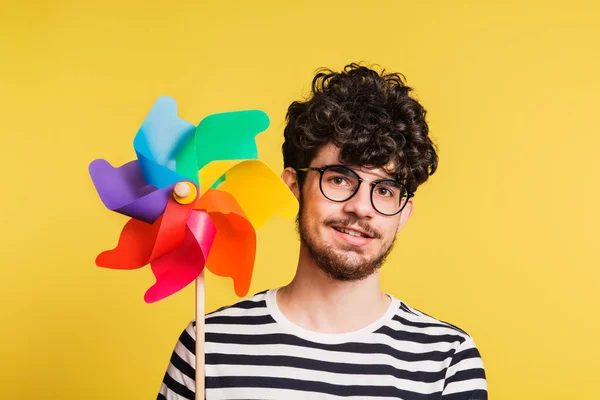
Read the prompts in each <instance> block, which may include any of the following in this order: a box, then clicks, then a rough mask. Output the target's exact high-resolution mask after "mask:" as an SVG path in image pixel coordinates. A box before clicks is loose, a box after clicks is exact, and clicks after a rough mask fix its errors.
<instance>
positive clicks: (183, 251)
mask: <svg viewBox="0 0 600 400" xmlns="http://www.w3.org/2000/svg"><path fill="white" fill-rule="evenodd" d="M215 235H216V228H215V225H214V223H213V222H212V220H211V218H210V216H209V215H208V213H206V212H204V211H197V210H194V211H193V212H192V213H191V214H190V216H189V219H188V222H187V226H186V229H185V240H184V244H183V245H182V246H181V247H179V248H177V249H175V250H173V251H171V252H169V253H167V254H165V255H163V256H161V257H159V258H157V259H155V260H153V261H152V262H151V267H152V272H153V273H154V276H155V277H156V283H155V284H154V285H153V286H152V287H150V288H149V289H148V291H147V292H146V294H145V295H144V300H145V301H146V302H147V303H154V302H156V301H159V300H162V299H164V298H165V297H168V296H170V295H172V294H174V293H176V292H178V291H179V290H181V289H183V288H185V287H186V286H187V285H189V284H190V283H191V282H193V281H194V280H195V279H196V278H197V277H198V275H200V273H201V272H202V270H203V269H204V265H205V263H206V259H207V258H208V254H209V252H210V248H211V246H212V243H213V241H214V238H215Z"/></svg>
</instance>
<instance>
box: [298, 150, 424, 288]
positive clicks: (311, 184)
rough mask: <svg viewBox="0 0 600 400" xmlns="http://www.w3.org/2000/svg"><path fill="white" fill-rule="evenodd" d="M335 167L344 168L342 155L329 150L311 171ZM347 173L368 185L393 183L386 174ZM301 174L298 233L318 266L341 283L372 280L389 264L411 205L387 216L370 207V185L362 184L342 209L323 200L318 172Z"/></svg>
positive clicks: (377, 171) (319, 156)
mask: <svg viewBox="0 0 600 400" xmlns="http://www.w3.org/2000/svg"><path fill="white" fill-rule="evenodd" d="M332 164H340V162H339V149H338V148H337V147H335V146H334V145H331V144H329V145H326V146H324V147H323V148H322V149H321V150H320V151H319V152H318V154H317V155H316V157H315V158H314V159H313V161H312V162H311V165H310V167H323V166H326V165H332ZM348 167H350V168H352V169H354V170H355V171H356V172H357V173H358V174H359V175H360V177H361V178H363V179H365V180H366V181H373V180H378V179H390V178H391V177H390V176H389V175H388V174H387V173H386V172H385V170H384V169H371V170H369V169H364V168H359V167H356V166H348ZM300 173H304V174H305V180H304V185H303V187H302V192H301V193H300V211H299V214H298V219H297V223H298V231H299V233H300V239H301V241H302V244H303V245H304V246H305V247H306V249H307V250H308V253H309V254H310V256H311V257H312V259H313V260H314V262H315V264H316V265H317V266H318V267H319V268H321V269H322V270H323V271H324V272H325V273H326V274H327V275H329V276H330V277H332V278H334V279H337V280H340V281H357V280H362V279H364V278H366V277H368V276H370V275H372V274H373V273H374V272H375V271H377V270H378V269H379V268H380V267H381V265H382V264H383V262H384V261H385V258H386V256H387V255H388V254H389V252H390V251H391V249H392V246H393V244H394V241H395V238H396V233H397V232H398V231H399V230H400V228H401V227H402V226H403V225H404V223H405V222H406V221H407V220H408V217H409V216H410V213H411V211H412V202H409V204H407V205H406V207H405V208H404V210H403V211H402V212H401V213H400V214H397V215H394V216H385V215H382V214H379V213H378V212H377V211H376V210H375V209H374V208H373V205H372V204H371V197H370V196H371V193H370V189H371V188H370V184H369V183H367V182H363V183H362V184H361V185H360V188H359V190H358V192H357V193H356V194H355V195H354V196H353V197H352V198H351V199H349V200H347V201H345V202H341V203H340V202H334V201H331V200H328V199H327V198H325V196H323V194H322V193H321V190H320V188H319V177H320V175H319V172H318V171H309V172H300ZM348 231H352V232H348ZM357 235H360V236H357Z"/></svg>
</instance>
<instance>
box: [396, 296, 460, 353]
mask: <svg viewBox="0 0 600 400" xmlns="http://www.w3.org/2000/svg"><path fill="white" fill-rule="evenodd" d="M399 302H400V305H399V307H398V309H397V310H396V313H395V315H394V316H393V317H392V320H393V321H394V323H395V324H396V325H397V326H398V328H402V329H406V330H409V331H412V332H418V333H421V334H424V335H429V336H432V337H437V338H439V339H441V340H448V341H452V342H458V344H459V345H460V344H462V343H463V342H465V341H468V340H472V338H471V336H470V335H469V334H468V333H467V332H466V331H465V330H463V329H461V328H459V327H458V326H456V325H453V324H451V323H449V322H446V321H442V320H440V319H437V318H435V317H433V316H431V315H429V314H426V313H424V312H423V311H420V310H418V309H416V308H414V307H411V306H409V305H408V304H406V303H405V302H403V301H401V300H400V301H399Z"/></svg>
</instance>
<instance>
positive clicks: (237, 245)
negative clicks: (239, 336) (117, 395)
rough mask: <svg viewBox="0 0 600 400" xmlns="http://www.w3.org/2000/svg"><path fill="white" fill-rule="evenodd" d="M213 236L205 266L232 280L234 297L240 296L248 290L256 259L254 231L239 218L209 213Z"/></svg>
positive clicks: (216, 273) (231, 214)
mask: <svg viewBox="0 0 600 400" xmlns="http://www.w3.org/2000/svg"><path fill="white" fill-rule="evenodd" d="M210 217H211V219H212V220H213V222H214V224H215V226H216V228H217V235H216V237H215V241H214V243H213V247H212V249H211V250H210V254H209V256H208V260H207V261H206V267H207V268H208V269H209V271H210V272H212V273H213V274H215V275H219V276H225V277H230V278H232V279H233V288H234V290H235V294H237V295H238V296H239V297H243V296H245V295H246V294H247V293H248V290H249V289H250V282H251V280H252V271H253V269H254V259H255V257H256V232H255V231H254V227H253V226H252V224H251V223H250V221H248V220H247V219H246V218H244V217H242V216H241V215H238V214H234V213H229V214H221V213H218V212H214V213H210Z"/></svg>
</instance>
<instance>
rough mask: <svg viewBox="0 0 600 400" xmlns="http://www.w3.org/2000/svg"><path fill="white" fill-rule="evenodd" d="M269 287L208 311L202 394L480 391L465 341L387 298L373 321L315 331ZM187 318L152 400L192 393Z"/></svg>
mask: <svg viewBox="0 0 600 400" xmlns="http://www.w3.org/2000/svg"><path fill="white" fill-rule="evenodd" d="M275 293H276V290H270V291H266V292H261V293H258V294H256V295H255V296H253V297H251V298H249V299H247V300H243V301H240V302H238V303H236V304H234V305H232V306H228V307H223V308H221V309H219V310H217V311H215V312H213V313H211V314H208V315H207V316H206V320H205V321H206V366H205V375H206V381H205V384H206V399H207V400H211V399H286V400H295V399H302V400H311V399H341V398H351V399H373V398H376V399H382V400H383V399H390V400H391V399H404V400H412V399H415V400H416V399H428V400H429V399H442V400H484V399H487V383H486V377H485V372H484V368H483V362H482V360H481V356H480V354H479V351H478V350H477V348H476V346H475V344H474V342H473V339H472V338H471V337H470V336H469V335H468V334H466V333H465V332H464V331H462V330H460V329H459V328H457V327H455V326H453V325H450V324H447V323H445V322H441V321H438V320H436V319H434V318H432V317H430V316H428V315H426V314H424V313H422V312H420V311H418V310H415V309H413V308H411V307H409V306H407V305H406V304H405V303H403V302H401V301H400V300H398V299H396V298H393V297H392V296H390V297H392V302H391V305H390V308H389V310H388V312H387V313H386V314H385V315H384V316H383V317H382V318H381V319H380V320H379V321H377V323H375V324H372V325H370V326H369V327H367V328H365V329H361V330H360V331H356V332H351V333H347V334H339V335H334V334H319V333H315V332H309V331H306V330H303V329H301V328H299V327H297V326H295V325H293V324H292V323H291V322H289V321H288V320H286V319H285V317H284V316H283V315H282V314H281V312H280V311H279V309H278V308H277V305H276V302H275ZM194 327H195V323H193V322H192V323H190V324H189V325H188V326H187V328H186V329H185V330H184V332H183V333H182V334H181V337H180V338H179V341H178V342H177V345H176V346H175V350H174V351H173V354H172V356H171V360H170V363H169V367H168V369H167V372H166V374H165V377H164V380H163V383H162V386H161V388H160V394H159V395H158V399H159V400H161V399H162V400H164V399H167V400H180V399H193V398H194V389H195V383H194V365H195V355H194V348H195V330H194Z"/></svg>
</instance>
